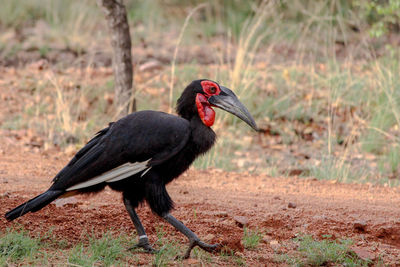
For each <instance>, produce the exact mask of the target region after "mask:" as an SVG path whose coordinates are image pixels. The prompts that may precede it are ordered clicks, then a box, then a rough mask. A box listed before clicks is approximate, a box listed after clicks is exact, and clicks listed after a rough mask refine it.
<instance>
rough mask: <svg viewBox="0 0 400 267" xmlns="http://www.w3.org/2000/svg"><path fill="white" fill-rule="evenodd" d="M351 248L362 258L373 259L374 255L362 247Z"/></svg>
mask: <svg viewBox="0 0 400 267" xmlns="http://www.w3.org/2000/svg"><path fill="white" fill-rule="evenodd" d="M351 250H352V251H353V252H354V253H355V254H356V255H357V257H359V258H360V259H362V260H365V261H366V260H375V255H374V254H372V253H371V252H369V251H368V250H366V249H364V248H358V247H351Z"/></svg>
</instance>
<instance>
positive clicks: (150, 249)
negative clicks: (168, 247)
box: [129, 237, 158, 254]
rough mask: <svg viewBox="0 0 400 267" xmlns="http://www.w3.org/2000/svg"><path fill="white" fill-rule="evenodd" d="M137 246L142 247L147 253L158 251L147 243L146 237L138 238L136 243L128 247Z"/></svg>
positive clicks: (133, 247)
mask: <svg viewBox="0 0 400 267" xmlns="http://www.w3.org/2000/svg"><path fill="white" fill-rule="evenodd" d="M137 248H142V249H143V250H144V251H145V252H146V253H149V254H155V253H157V252H158V250H156V249H154V248H153V247H152V246H151V245H150V243H149V239H148V238H147V237H146V238H140V239H139V242H138V243H137V244H136V245H133V246H132V247H130V248H129V249H137Z"/></svg>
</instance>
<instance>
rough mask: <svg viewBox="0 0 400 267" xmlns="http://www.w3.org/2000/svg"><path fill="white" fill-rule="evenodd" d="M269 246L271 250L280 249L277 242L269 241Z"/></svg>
mask: <svg viewBox="0 0 400 267" xmlns="http://www.w3.org/2000/svg"><path fill="white" fill-rule="evenodd" d="M269 245H270V246H271V248H272V249H273V250H278V249H279V248H280V247H281V245H280V244H279V242H278V241H277V240H272V241H270V242H269Z"/></svg>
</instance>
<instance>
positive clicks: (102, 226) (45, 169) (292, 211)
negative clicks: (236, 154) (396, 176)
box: [0, 131, 400, 266]
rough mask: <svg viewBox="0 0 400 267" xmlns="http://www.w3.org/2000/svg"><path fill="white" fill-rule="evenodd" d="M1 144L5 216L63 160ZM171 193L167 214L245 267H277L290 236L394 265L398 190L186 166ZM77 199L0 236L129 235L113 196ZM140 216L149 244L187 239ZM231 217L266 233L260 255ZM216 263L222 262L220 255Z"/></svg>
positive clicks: (1, 223)
mask: <svg viewBox="0 0 400 267" xmlns="http://www.w3.org/2000/svg"><path fill="white" fill-rule="evenodd" d="M0 140H1V142H0V144H1V147H0V201H1V205H0V214H4V213H5V212H6V211H8V210H9V209H11V208H14V207H15V206H17V205H19V204H21V203H22V202H23V201H26V200H28V199H30V198H32V197H34V196H35V195H37V194H39V193H41V192H42V191H44V190H46V189H47V187H48V186H49V185H50V181H51V178H52V177H53V176H54V175H55V174H56V173H57V171H58V170H59V169H61V168H62V167H63V166H64V165H65V164H66V163H67V161H68V159H69V156H67V155H65V154H64V153H62V152H60V151H58V150H56V149H52V150H47V151H42V150H40V149H35V148H31V147H27V146H24V145H21V141H20V140H17V139H16V138H15V135H13V134H12V132H8V131H2V134H1V137H0ZM168 190H169V193H170V195H171V196H172V198H173V199H174V201H175V203H176V209H175V210H174V211H173V214H174V215H175V216H176V217H177V218H179V219H180V220H182V221H183V222H184V223H185V224H187V226H188V227H190V228H191V229H193V230H194V231H195V232H196V233H197V234H198V235H199V236H200V237H203V238H206V239H207V240H206V241H208V242H220V243H222V244H224V245H226V246H227V247H229V248H231V249H232V250H234V251H235V252H236V253H237V254H238V255H240V256H242V257H243V258H245V260H246V262H247V263H248V264H249V265H254V264H266V265H269V266H271V265H279V263H277V262H275V260H274V259H275V257H276V255H277V254H282V253H287V252H289V251H290V250H294V249H296V248H295V246H294V245H293V243H292V241H291V239H292V238H294V237H295V236H296V235H297V234H311V235H312V236H314V238H317V239H319V238H324V236H326V235H330V236H331V238H333V239H346V238H348V239H352V240H353V241H354V246H353V247H354V249H355V250H357V251H358V252H359V253H361V254H362V253H367V254H368V255H369V256H370V257H371V256H372V258H375V259H378V258H380V259H382V260H383V261H384V262H385V263H386V264H389V265H396V264H397V265H398V264H400V256H399V255H400V197H399V196H400V189H399V188H387V187H380V186H371V185H355V184H352V185H350V184H339V183H331V182H328V181H316V180H312V179H301V178H273V177H268V176H266V175H255V174H254V175H253V174H239V173H226V172H222V171H217V170H210V171H197V170H193V169H192V170H190V171H189V172H187V173H186V174H184V175H183V176H182V177H180V178H178V179H177V180H176V181H174V182H172V183H171V184H170V185H169V186H168ZM77 199H78V201H77V202H76V203H74V204H68V205H64V206H61V207H56V205H54V204H51V205H49V206H47V207H45V208H44V209H42V210H41V211H39V212H36V213H30V214H27V215H25V216H23V217H22V218H19V219H17V221H16V222H12V223H10V222H7V221H6V220H5V219H4V217H3V216H1V217H0V231H3V230H5V229H6V228H8V227H13V226H15V225H16V223H18V224H21V225H22V226H23V227H24V228H26V229H28V230H29V231H30V232H31V233H32V235H35V234H44V233H46V232H47V231H49V230H50V229H52V233H53V238H56V239H59V240H67V241H68V243H69V245H71V246H72V245H74V244H75V243H77V242H79V241H81V240H85V238H87V236H86V233H92V232H94V233H98V234H99V235H100V234H101V233H104V232H106V231H107V230H113V231H116V232H121V233H132V232H134V228H133V225H132V223H131V221H130V219H129V217H128V215H127V213H126V211H125V208H124V206H123V204H122V201H121V197H120V195H119V194H118V193H115V192H113V191H111V190H105V191H104V192H102V193H99V194H97V195H85V196H78V197H77ZM139 216H141V218H142V220H143V223H144V226H145V228H146V229H147V231H148V234H149V236H150V240H151V242H153V243H154V242H155V241H156V229H157V227H158V226H159V225H164V230H165V231H166V232H167V233H168V236H169V238H171V239H175V240H178V241H179V242H182V244H184V243H186V239H185V238H184V237H183V236H182V235H181V234H179V233H177V232H176V231H175V230H174V229H173V228H172V227H170V226H168V225H167V224H166V223H165V222H163V221H162V220H161V219H159V218H158V217H156V216H155V215H153V214H152V213H151V211H150V210H149V209H148V208H147V207H146V206H145V207H141V208H140V209H139ZM237 216H244V217H245V218H241V219H245V220H247V221H248V227H249V228H250V229H259V230H260V231H261V232H263V233H264V237H263V241H262V242H261V244H260V245H259V247H258V248H257V249H255V250H246V249H244V248H243V244H242V242H241V240H242V236H243V228H242V227H240V226H239V225H238V223H237V222H236V221H235V219H234V218H235V217H237ZM236 220H237V218H236ZM132 253H139V252H132ZM151 257H153V256H148V255H144V254H143V256H140V259H141V263H143V264H145V263H148V262H151V259H152V258H151ZM213 260H214V262H215V263H217V264H221V265H224V261H223V259H221V258H220V257H218V256H213ZM192 261H193V259H192ZM225 264H226V263H225Z"/></svg>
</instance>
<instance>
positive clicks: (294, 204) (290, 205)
mask: <svg viewBox="0 0 400 267" xmlns="http://www.w3.org/2000/svg"><path fill="white" fill-rule="evenodd" d="M296 207H297V205H296V203H293V202H289V204H288V208H291V209H295V208H296Z"/></svg>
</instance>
